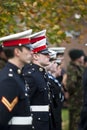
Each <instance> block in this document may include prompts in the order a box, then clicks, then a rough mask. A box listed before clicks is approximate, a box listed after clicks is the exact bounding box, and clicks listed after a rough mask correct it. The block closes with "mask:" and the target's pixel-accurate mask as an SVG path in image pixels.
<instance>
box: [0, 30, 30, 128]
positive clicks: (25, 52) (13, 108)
mask: <svg viewBox="0 0 87 130" xmlns="http://www.w3.org/2000/svg"><path fill="white" fill-rule="evenodd" d="M30 32H31V30H27V31H25V32H21V33H18V34H13V35H10V36H6V37H3V38H0V41H1V42H2V46H3V49H4V52H5V54H6V56H7V58H8V62H7V64H6V65H5V67H4V68H3V69H2V70H1V71H0V130H31V129H32V117H31V115H30V109H29V108H30V105H29V97H28V86H27V85H26V84H25V80H24V78H23V76H22V73H21V70H22V67H23V66H24V65H25V64H27V63H30V62H31V59H32V52H31V50H30V49H31V48H30V44H29V43H30V39H29V38H24V36H25V35H29V34H30ZM21 36H22V37H23V38H22V37H21Z"/></svg>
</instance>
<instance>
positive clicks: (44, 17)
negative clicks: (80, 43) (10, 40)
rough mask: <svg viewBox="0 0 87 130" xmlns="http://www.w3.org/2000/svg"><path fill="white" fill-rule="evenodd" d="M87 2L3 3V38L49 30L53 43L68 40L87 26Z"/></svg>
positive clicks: (32, 0)
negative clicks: (69, 36) (10, 35)
mask: <svg viewBox="0 0 87 130" xmlns="http://www.w3.org/2000/svg"><path fill="white" fill-rule="evenodd" d="M86 16H87V0H83V1H82V0H65V1H64V0H46V1H45V0H38V1H36V0H20V1H19V0H8V1H6V0H0V36H5V35H9V34H13V33H16V32H20V31H23V30H26V29H30V28H32V29H33V32H37V31H40V30H42V29H47V37H48V40H49V42H50V43H52V44H53V43H58V44H59V43H61V42H62V40H66V31H68V32H69V33H71V34H72V35H76V36H79V35H77V34H78V32H80V35H81V32H82V29H83V27H85V26H87V17H86Z"/></svg>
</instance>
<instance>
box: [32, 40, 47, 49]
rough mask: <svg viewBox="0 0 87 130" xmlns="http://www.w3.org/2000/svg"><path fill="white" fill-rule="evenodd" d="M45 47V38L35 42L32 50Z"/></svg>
mask: <svg viewBox="0 0 87 130" xmlns="http://www.w3.org/2000/svg"><path fill="white" fill-rule="evenodd" d="M44 45H46V38H44V39H42V40H40V41H37V42H36V43H34V44H32V48H37V47H41V46H44Z"/></svg>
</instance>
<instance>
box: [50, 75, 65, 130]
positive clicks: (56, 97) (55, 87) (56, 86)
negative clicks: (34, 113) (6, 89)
mask: <svg viewBox="0 0 87 130" xmlns="http://www.w3.org/2000/svg"><path fill="white" fill-rule="evenodd" d="M48 77H49V82H50V91H51V101H52V102H50V108H51V113H52V115H53V119H54V124H55V130H62V114H61V109H62V103H63V101H64V93H63V91H62V85H61V84H60V83H59V81H58V80H57V79H56V78H55V77H54V76H52V75H51V74H48Z"/></svg>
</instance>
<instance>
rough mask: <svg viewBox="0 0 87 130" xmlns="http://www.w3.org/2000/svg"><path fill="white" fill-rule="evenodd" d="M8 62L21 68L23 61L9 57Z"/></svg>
mask: <svg viewBox="0 0 87 130" xmlns="http://www.w3.org/2000/svg"><path fill="white" fill-rule="evenodd" d="M8 62H10V63H12V64H14V65H16V66H17V67H18V68H20V69H22V68H23V66H24V65H23V63H21V62H20V61H19V60H17V59H16V58H12V59H9V60H8Z"/></svg>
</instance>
